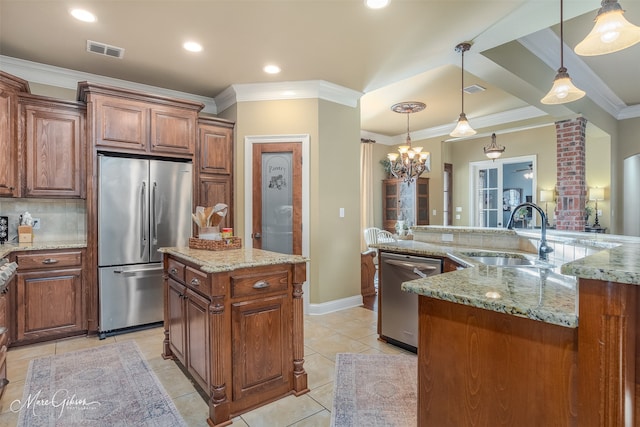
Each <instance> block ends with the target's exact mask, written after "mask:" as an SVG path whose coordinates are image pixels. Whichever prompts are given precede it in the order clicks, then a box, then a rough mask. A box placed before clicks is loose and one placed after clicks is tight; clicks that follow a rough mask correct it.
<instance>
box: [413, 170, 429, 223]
mask: <svg viewBox="0 0 640 427" xmlns="http://www.w3.org/2000/svg"><path fill="white" fill-rule="evenodd" d="M414 192H415V193H414V198H415V202H414V205H415V213H414V218H415V224H414V225H429V178H418V180H417V181H416V182H415V189H414Z"/></svg>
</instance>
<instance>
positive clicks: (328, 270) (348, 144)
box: [221, 99, 360, 304]
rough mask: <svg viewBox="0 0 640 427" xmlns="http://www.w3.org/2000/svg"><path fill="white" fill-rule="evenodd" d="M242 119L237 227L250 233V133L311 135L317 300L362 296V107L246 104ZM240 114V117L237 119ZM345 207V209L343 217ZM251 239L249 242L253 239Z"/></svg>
mask: <svg viewBox="0 0 640 427" xmlns="http://www.w3.org/2000/svg"><path fill="white" fill-rule="evenodd" d="M221 116H225V118H231V119H232V120H236V123H237V124H236V133H235V138H236V143H235V175H234V179H235V185H234V192H235V195H234V200H235V207H236V209H235V212H236V217H235V218H234V222H235V227H236V229H237V230H238V233H237V234H238V235H244V233H245V230H244V222H245V203H244V198H245V190H244V188H245V178H244V164H245V156H246V155H250V153H245V152H244V139H245V137H246V136H259V135H288V134H308V135H309V137H310V158H309V159H304V161H305V162H307V161H308V162H309V170H310V178H309V181H310V182H309V186H310V189H309V195H308V196H309V200H310V206H309V211H310V212H309V214H310V215H309V220H310V224H305V226H308V227H309V230H308V231H309V257H310V259H311V262H310V263H309V282H310V295H309V301H310V303H311V304H320V303H323V302H328V301H333V300H338V299H341V298H346V297H352V296H357V295H359V294H360V243H359V242H360V240H359V238H360V197H359V195H360V170H359V164H360V163H359V157H360V145H359V144H360V108H359V107H357V108H350V107H345V106H342V105H339V104H335V103H332V102H328V101H323V100H318V99H303V100H284V101H260V102H240V103H238V104H237V105H236V111H235V113H232V112H230V113H227V111H225V112H223V114H221ZM233 116H235V118H233ZM339 208H344V209H345V217H344V218H340V217H339V215H338V213H339ZM247 243H248V242H247Z"/></svg>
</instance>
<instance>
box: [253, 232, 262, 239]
mask: <svg viewBox="0 0 640 427" xmlns="http://www.w3.org/2000/svg"><path fill="white" fill-rule="evenodd" d="M261 237H262V234H260V233H255V234H254V235H253V238H254V239H260V238H261Z"/></svg>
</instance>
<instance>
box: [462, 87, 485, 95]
mask: <svg viewBox="0 0 640 427" xmlns="http://www.w3.org/2000/svg"><path fill="white" fill-rule="evenodd" d="M463 90H464V93H468V94H472V93H478V92H484V91H485V90H487V89H486V88H484V87H482V86H480V85H471V86H467V87H465V88H464V89H463Z"/></svg>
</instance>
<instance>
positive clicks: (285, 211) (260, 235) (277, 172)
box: [251, 142, 302, 255]
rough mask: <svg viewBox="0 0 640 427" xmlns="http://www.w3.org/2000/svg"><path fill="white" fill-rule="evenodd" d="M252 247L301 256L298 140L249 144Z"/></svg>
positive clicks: (300, 149)
mask: <svg viewBox="0 0 640 427" xmlns="http://www.w3.org/2000/svg"><path fill="white" fill-rule="evenodd" d="M252 219H253V230H252V233H251V237H252V238H253V247H254V248H258V249H265V250H269V251H274V252H280V253H287V254H295V255H302V143H300V142H294V143H268V144H254V145H253V218H252Z"/></svg>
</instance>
